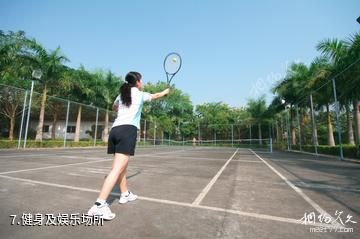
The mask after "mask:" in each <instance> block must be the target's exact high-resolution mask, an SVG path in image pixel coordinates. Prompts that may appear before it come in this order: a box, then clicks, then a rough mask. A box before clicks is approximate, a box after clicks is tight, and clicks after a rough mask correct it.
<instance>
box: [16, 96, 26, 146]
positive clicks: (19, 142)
mask: <svg viewBox="0 0 360 239" xmlns="http://www.w3.org/2000/svg"><path fill="white" fill-rule="evenodd" d="M27 94H28V91H27V90H26V91H25V97H24V106H23V109H22V114H21V125H20V133H19V140H18V149H20V144H21V138H22V130H23V124H24V118H25V111H26V104H27Z"/></svg>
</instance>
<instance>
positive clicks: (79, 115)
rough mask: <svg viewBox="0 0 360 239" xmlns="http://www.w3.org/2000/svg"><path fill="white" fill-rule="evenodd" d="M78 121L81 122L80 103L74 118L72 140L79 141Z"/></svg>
mask: <svg viewBox="0 0 360 239" xmlns="http://www.w3.org/2000/svg"><path fill="white" fill-rule="evenodd" d="M80 123H81V105H79V108H78V115H77V118H76V128H75V136H74V142H79V141H80Z"/></svg>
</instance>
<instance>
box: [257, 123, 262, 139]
mask: <svg viewBox="0 0 360 239" xmlns="http://www.w3.org/2000/svg"><path fill="white" fill-rule="evenodd" d="M258 128H259V140H260V143H259V144H262V136H261V124H260V123H259V124H258Z"/></svg>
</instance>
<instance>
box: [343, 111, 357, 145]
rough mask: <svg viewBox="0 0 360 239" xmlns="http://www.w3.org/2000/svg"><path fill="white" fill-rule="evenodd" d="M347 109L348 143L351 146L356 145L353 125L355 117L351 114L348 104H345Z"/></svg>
mask: <svg viewBox="0 0 360 239" xmlns="http://www.w3.org/2000/svg"><path fill="white" fill-rule="evenodd" d="M345 109H346V119H347V143H348V144H351V145H355V140H354V130H353V124H352V120H353V117H352V114H351V112H350V107H349V105H348V104H345Z"/></svg>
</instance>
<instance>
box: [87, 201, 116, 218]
mask: <svg viewBox="0 0 360 239" xmlns="http://www.w3.org/2000/svg"><path fill="white" fill-rule="evenodd" d="M87 214H88V215H89V216H94V215H99V216H100V217H101V218H103V219H104V220H109V221H110V220H112V219H114V218H115V213H112V212H111V210H110V208H109V204H107V203H104V204H103V205H101V206H97V205H93V206H92V207H91V208H90V210H89V211H88V213H87Z"/></svg>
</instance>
